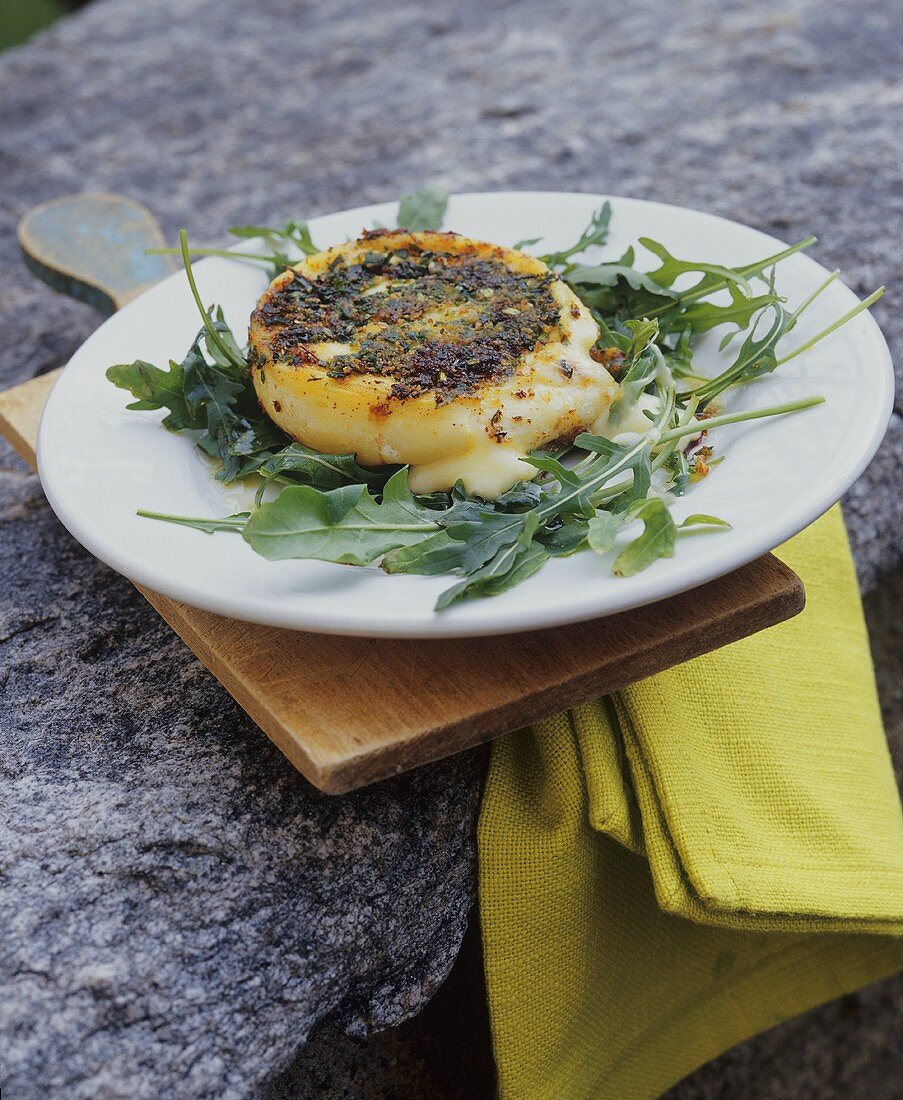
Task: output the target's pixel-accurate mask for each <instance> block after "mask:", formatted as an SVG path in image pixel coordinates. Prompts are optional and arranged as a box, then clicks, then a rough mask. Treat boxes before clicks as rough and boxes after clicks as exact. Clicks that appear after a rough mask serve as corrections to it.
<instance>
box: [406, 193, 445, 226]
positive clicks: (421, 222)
mask: <svg viewBox="0 0 903 1100" xmlns="http://www.w3.org/2000/svg"><path fill="white" fill-rule="evenodd" d="M447 206H448V192H447V191H444V190H443V189H442V188H441V187H437V186H435V185H433V184H430V185H428V186H427V187H424V188H422V189H421V190H420V191H418V192H417V193H416V194H415V195H405V197H404V198H403V199H402V200H401V202H400V203H399V204H398V225H399V226H400V227H401V228H402V229H410V230H412V231H415V232H416V231H419V230H423V229H441V228H442V222H443V220H444V218H445V210H446V207H447Z"/></svg>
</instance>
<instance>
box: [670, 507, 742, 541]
mask: <svg viewBox="0 0 903 1100" xmlns="http://www.w3.org/2000/svg"><path fill="white" fill-rule="evenodd" d="M713 528H717V529H718V530H720V531H730V530H731V525H730V524H729V523H728V522H727V520H726V519H719V518H718V517H717V516H707V515H705V514H704V513H702V512H694V513H693V515H692V516H687V518H686V519H685V520H684V521H683V523H679V524H678V525H677V534H678V536H680V535H682V534H684V535H690V534H694V533H695V532H696V531H709V530H712V529H713Z"/></svg>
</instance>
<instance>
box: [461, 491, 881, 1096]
mask: <svg viewBox="0 0 903 1100" xmlns="http://www.w3.org/2000/svg"><path fill="white" fill-rule="evenodd" d="M778 554H779V556H780V557H781V558H782V559H783V560H784V561H786V562H787V563H788V564H789V565H790V566H791V567H792V568H794V569H795V570H796V571H797V572H798V573H799V574H800V576H801V577H802V578H803V580H804V582H805V585H806V591H807V600H808V602H807V607H806V610H805V611H804V612H803V613H802V614H801V615H799V616H797V617H796V618H795V619H792V620H790V621H789V622H787V623H783V624H781V625H780V626H776V627H774V628H773V629H771V630H767V631H765V632H764V633H761V634H758V635H755V636H754V637H752V638H748V639H746V640H744V641H741V642H737V643H736V644H734V645H731V646H728V647H727V648H725V649H722V650H720V651H718V652H716V653H712V654H709V655H707V656H705V657H700V658H698V659H697V660H695V661H691V662H688V663H687V664H684V665H681V666H679V667H678V668H674V669H671V670H670V671H668V672H665V673H662V674H661V675H659V676H654V677H652V678H651V679H649V680H645V681H643V682H642V683H638V684H634V685H633V686H632V687H630V688H628V689H626V690H625V691H622V692H619V693H617V694H616V695H614V696H612V697H611V698H608V699H603V700H600V701H598V702H595V703H591V704H588V705H586V706H582V707H577V708H576V709H574V710H573V711H571V712H569V713H567V714H562V715H559V716H558V717H556V718H552V719H549V720H548V721H545V722H540V723H538V724H537V725H536V726H534V727H533V728H532V729H527V730H523V731H521V732H519V733H516V734H512V735H510V736H509V737H506V738H503V739H501V740H499V741H497V742H496V743H495V745H494V746H493V752H492V761H491V765H490V770H489V776H488V780H487V787H486V792H485V795H484V800H483V807H482V811H481V817H480V825H479V858H480V909H481V917H482V927H483V941H484V953H485V966H486V977H487V986H488V993H489V1006H490V1013H491V1020H492V1030H493V1043H494V1047H495V1054H496V1062H497V1065H498V1072H499V1086H500V1093H501V1096H502V1097H503V1098H504V1100H521V1098H525V1100H535V1098H541V1097H548V1098H550V1100H551V1098H553V1097H554V1098H555V1100H584V1098H587V1100H589V1098H592V1100H607V1098H611V1100H615V1098H616V1100H632V1098H636V1100H650V1098H653V1097H656V1096H659V1095H660V1094H661V1093H662V1092H663V1091H664V1090H665V1089H667V1088H668V1086H670V1085H671V1084H673V1083H674V1082H675V1081H677V1080H679V1079H680V1078H681V1077H683V1076H684V1075H685V1074H687V1073H689V1072H690V1070H692V1069H694V1068H695V1067H696V1066H699V1065H701V1064H702V1063H704V1062H706V1061H709V1060H710V1059H711V1058H713V1057H715V1056H716V1055H717V1054H719V1053H720V1052H721V1051H723V1050H725V1049H726V1048H728V1047H730V1046H732V1045H733V1044H735V1043H737V1042H739V1041H740V1040H742V1039H745V1038H747V1037H749V1036H751V1035H753V1034H755V1033H756V1032H758V1031H761V1030H763V1029H765V1028H768V1027H771V1026H773V1025H774V1024H777V1023H779V1022H780V1021H781V1020H784V1019H787V1018H788V1017H790V1016H793V1015H795V1014H797V1013H799V1012H802V1011H804V1010H805V1009H807V1008H810V1007H812V1006H813V1005H816V1004H819V1003H821V1002H823V1001H826V1000H829V999H830V998H832V997H837V996H840V995H841V994H843V993H846V992H849V991H850V990H853V989H856V988H858V987H859V986H862V985H864V984H866V983H868V982H871V981H874V980H876V979H878V978H881V977H884V976H886V975H888V974H891V973H893V972H895V971H896V970H898V969H900V968H901V967H903V939H899V938H895V937H899V936H901V935H903V816H901V811H900V801H899V796H898V793H897V788H896V785H895V782H894V776H893V771H892V769H891V764H890V759H889V756H888V752H887V745H886V742H885V739H884V733H883V729H882V725H881V715H880V711H879V708H878V702H877V698H876V693H875V685H874V676H873V671H872V665H871V658H870V654H869V646H868V638H867V635H866V631H865V623H864V621H863V616H862V607H861V604H860V601H859V592H858V588H857V584H856V577H855V573H854V570H853V565H852V560H851V557H850V552H849V547H848V545H847V541H846V533H845V531H844V527H843V520H842V517H841V514H840V510H839V508H835V509H834V510H833V511H832V512H830V513H828V515H826V516H824V517H823V518H822V519H821V520H819V521H818V522H817V523H816V524H814V525H813V526H812V527H810V528H809V529H808V530H806V531H804V532H803V533H802V534H801V535H798V536H797V537H796V538H795V539H793V540H792V541H791V542H789V543H787V544H786V545H785V546H784V547H782V548H781V549H780V550H779V551H778Z"/></svg>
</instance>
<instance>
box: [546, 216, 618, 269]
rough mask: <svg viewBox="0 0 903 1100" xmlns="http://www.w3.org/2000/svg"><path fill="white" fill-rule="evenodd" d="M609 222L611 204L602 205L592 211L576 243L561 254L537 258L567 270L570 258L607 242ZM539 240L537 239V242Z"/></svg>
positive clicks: (550, 253)
mask: <svg viewBox="0 0 903 1100" xmlns="http://www.w3.org/2000/svg"><path fill="white" fill-rule="evenodd" d="M610 222H611V203H610V202H606V203H603V205H602V206H600V207H599V209H598V210H596V211H594V212H593V214H592V216H591V217H590V220H589V225H588V226H587V227H586V229H584V230H583V232H582V233H581V234H580V237H579V238H578V240H577V243H576V244H574V245H571V247H570V248H565V249H562V251H561V252H547V253H546V254H545V255H543V256H540V257H539V258H540V259H541V260H542V261H543V263H546V264H548V265H549V267H554V268H565V269H567V268H569V267H570V266H571V264H570V259H571V257H572V256H579V255H580V253H581V252H585V251H586V250H587V249H588V248H592V247H593V245H603V244H605V242H606V241H607V240H608V226H609V223H610ZM539 239H541V238H537V240H539ZM528 243H529V244H536V241H530V242H528Z"/></svg>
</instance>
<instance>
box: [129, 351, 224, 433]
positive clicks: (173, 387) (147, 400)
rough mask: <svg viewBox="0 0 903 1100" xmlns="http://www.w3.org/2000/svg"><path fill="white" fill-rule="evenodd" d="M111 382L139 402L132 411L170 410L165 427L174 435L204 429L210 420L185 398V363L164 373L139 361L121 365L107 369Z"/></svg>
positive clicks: (171, 366) (171, 361)
mask: <svg viewBox="0 0 903 1100" xmlns="http://www.w3.org/2000/svg"><path fill="white" fill-rule="evenodd" d="M107 378H109V380H110V381H111V382H112V383H113V385H114V386H118V387H119V388H120V389H122V390H128V391H129V392H130V393H131V394H132V396H133V397H137V398H138V400H137V401H133V402H132V404H130V405H127V406H126V407H127V408H129V409H168V410H169V413H168V415H167V416H165V417H164V418H163V426H164V428H167V429H168V430H169V431H171V432H180V431H183V430H185V429H199V428H203V427H204V424H205V422H206V418H205V417H204V416H203V415H202V414H201V412H200V411H199V410H194V409H191V408H189V405H188V401H187V400H186V397H185V375H184V371H183V368H182V364H181V363H176V362H174V361H173V360H170V363H169V370H160V368H159V367H155V366H154V365H153V364H152V363H146V362H145V361H144V360H143V359H136V360H135V362H134V363H117V364H116V365H115V366H112V367H108V368H107Z"/></svg>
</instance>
